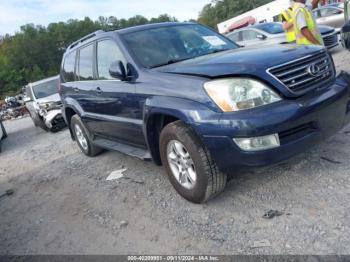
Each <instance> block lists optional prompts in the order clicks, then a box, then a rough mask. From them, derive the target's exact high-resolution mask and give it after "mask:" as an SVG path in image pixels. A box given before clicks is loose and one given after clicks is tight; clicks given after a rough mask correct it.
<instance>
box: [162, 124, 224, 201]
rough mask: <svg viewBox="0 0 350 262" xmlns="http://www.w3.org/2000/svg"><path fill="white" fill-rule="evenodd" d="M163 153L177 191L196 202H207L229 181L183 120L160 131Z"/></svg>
mask: <svg viewBox="0 0 350 262" xmlns="http://www.w3.org/2000/svg"><path fill="white" fill-rule="evenodd" d="M160 154H161V159H162V163H163V165H164V166H165V169H166V171H167V174H168V178H169V180H170V182H171V184H172V185H173V186H174V188H175V189H176V191H177V192H178V193H179V194H180V195H181V196H182V197H184V198H185V199H187V200H189V201H191V202H194V203H204V202H207V201H208V200H210V199H211V198H213V197H215V196H216V195H218V194H219V193H221V192H222V191H223V190H224V188H225V186H226V183H227V176H226V174H224V173H222V172H220V171H219V170H218V168H217V166H216V164H215V162H214V160H213V159H212V158H211V156H210V153H209V151H208V150H207V149H206V148H205V146H204V145H202V143H201V141H200V139H199V138H198V137H197V135H196V134H195V133H194V132H193V130H192V129H191V128H190V127H189V126H187V125H186V124H185V123H183V122H182V121H176V122H173V123H171V124H169V125H167V126H166V127H165V128H164V129H163V130H162V132H161V134H160Z"/></svg>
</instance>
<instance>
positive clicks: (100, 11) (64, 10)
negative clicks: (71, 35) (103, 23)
mask: <svg viewBox="0 0 350 262" xmlns="http://www.w3.org/2000/svg"><path fill="white" fill-rule="evenodd" d="M210 2H211V0H0V35H5V34H14V33H15V32H16V31H19V28H20V26H21V25H24V24H28V23H34V24H35V25H43V26H47V25H48V24H49V23H52V22H59V21H67V20H68V19H82V18H84V17H85V16H88V17H90V18H92V19H97V18H98V17H99V16H107V17H108V16H115V17H117V18H129V17H132V16H134V15H137V14H139V15H143V16H145V17H147V18H151V17H158V15H160V14H165V13H166V14H169V15H171V16H174V17H176V18H177V19H179V20H180V21H185V20H189V19H191V18H193V19H196V18H197V17H198V13H199V11H200V10H201V9H202V7H203V6H204V5H205V4H208V3H210Z"/></svg>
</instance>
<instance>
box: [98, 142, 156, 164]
mask: <svg viewBox="0 0 350 262" xmlns="http://www.w3.org/2000/svg"><path fill="white" fill-rule="evenodd" d="M92 142H93V144H94V145H96V146H99V147H102V148H105V149H109V150H115V151H119V152H121V153H123V154H126V155H129V156H133V157H137V158H139V159H141V160H144V161H151V160H152V157H151V154H150V152H149V151H148V150H146V149H142V148H138V147H134V146H130V145H126V144H122V143H119V142H116V141H111V140H107V139H104V138H100V137H98V138H95V139H94V140H93V141H92Z"/></svg>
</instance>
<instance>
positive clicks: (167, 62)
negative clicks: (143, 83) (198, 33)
mask: <svg viewBox="0 0 350 262" xmlns="http://www.w3.org/2000/svg"><path fill="white" fill-rule="evenodd" d="M192 58H193V57H186V58H179V59H170V60H168V61H166V62H165V63H160V64H156V65H153V66H151V67H150V68H155V67H160V66H165V65H171V64H175V63H178V62H181V61H185V60H189V59H192Z"/></svg>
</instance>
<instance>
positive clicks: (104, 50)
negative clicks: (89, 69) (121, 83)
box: [97, 40, 126, 80]
mask: <svg viewBox="0 0 350 262" xmlns="http://www.w3.org/2000/svg"><path fill="white" fill-rule="evenodd" d="M118 60H120V61H122V62H123V64H124V66H125V65H126V60H125V58H124V56H123V54H122V52H121V51H120V49H119V47H118V46H117V44H116V43H115V42H114V41H113V40H102V41H99V42H97V73H98V79H100V80H112V79H114V78H113V77H112V76H110V74H109V67H110V66H111V64H112V63H114V62H116V61H118Z"/></svg>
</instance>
